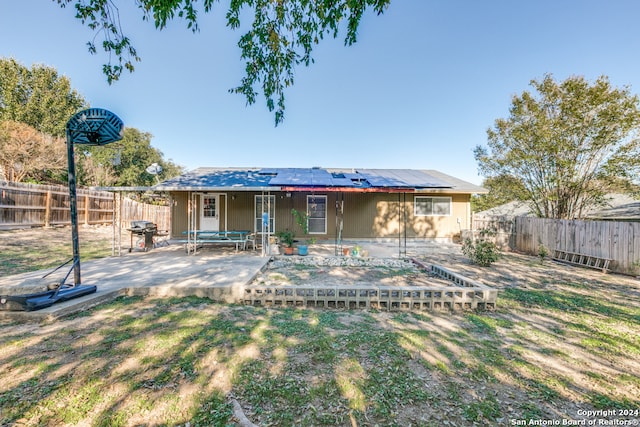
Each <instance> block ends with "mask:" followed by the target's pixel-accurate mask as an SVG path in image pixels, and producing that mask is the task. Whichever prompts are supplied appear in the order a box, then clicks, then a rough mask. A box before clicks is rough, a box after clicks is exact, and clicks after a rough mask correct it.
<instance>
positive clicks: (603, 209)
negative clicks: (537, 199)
mask: <svg viewBox="0 0 640 427" xmlns="http://www.w3.org/2000/svg"><path fill="white" fill-rule="evenodd" d="M532 215H533V213H532V211H531V209H530V208H529V206H528V205H527V204H526V203H525V202H519V201H513V202H509V203H505V204H503V205H500V206H496V207H493V208H491V209H487V210H485V211H481V212H477V213H476V214H474V217H475V218H477V219H489V218H496V217H501V218H503V219H511V218H514V217H517V216H532ZM584 219H592V220H618V221H640V200H636V199H634V198H633V197H631V196H628V195H626V194H616V193H612V194H608V195H606V196H605V197H604V201H603V205H601V206H598V207H593V208H591V209H589V210H588V211H587V212H586V213H585V214H584Z"/></svg>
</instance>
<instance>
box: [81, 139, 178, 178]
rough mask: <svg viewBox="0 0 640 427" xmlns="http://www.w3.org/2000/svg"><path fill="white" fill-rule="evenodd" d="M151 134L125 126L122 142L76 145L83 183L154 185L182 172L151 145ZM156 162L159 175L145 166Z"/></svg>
mask: <svg viewBox="0 0 640 427" xmlns="http://www.w3.org/2000/svg"><path fill="white" fill-rule="evenodd" d="M151 138H152V135H151V134H150V133H147V132H141V131H139V130H137V129H135V128H125V130H124V136H123V138H122V140H121V141H119V142H116V143H113V144H109V145H104V146H99V147H93V146H76V147H75V148H76V164H77V165H78V181H79V182H80V183H81V184H83V185H99V186H109V185H117V186H128V187H130V186H151V185H154V184H156V183H157V180H164V179H168V178H171V177H174V176H177V175H180V174H181V173H182V172H183V169H182V167H180V166H178V165H176V164H174V163H173V162H171V161H169V160H165V159H164V157H163V154H162V152H161V151H160V150H158V149H157V148H154V147H152V146H151ZM153 163H157V164H158V165H159V166H160V167H161V168H162V172H160V173H159V174H158V175H157V178H156V176H154V175H152V174H150V173H149V172H147V171H146V169H147V168H148V167H149V166H150V165H151V164H153Z"/></svg>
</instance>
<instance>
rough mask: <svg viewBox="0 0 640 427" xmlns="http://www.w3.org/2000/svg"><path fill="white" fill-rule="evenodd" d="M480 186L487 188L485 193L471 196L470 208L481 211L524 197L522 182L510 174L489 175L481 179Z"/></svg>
mask: <svg viewBox="0 0 640 427" xmlns="http://www.w3.org/2000/svg"><path fill="white" fill-rule="evenodd" d="M482 186H483V187H484V188H486V189H487V190H489V192H488V193H487V194H479V195H474V196H472V197H471V210H472V211H473V212H481V211H484V210H487V209H491V208H494V207H496V206H500V205H503V204H505V203H509V202H511V201H513V200H522V199H524V198H526V192H525V191H524V189H523V188H522V182H521V181H520V180H519V179H516V178H514V177H511V176H495V177H493V176H491V177H488V178H485V179H484V180H483V181H482Z"/></svg>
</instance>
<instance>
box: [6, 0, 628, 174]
mask: <svg viewBox="0 0 640 427" xmlns="http://www.w3.org/2000/svg"><path fill="white" fill-rule="evenodd" d="M116 3H117V4H118V5H119V7H120V14H121V21H122V24H123V27H124V30H125V32H126V33H127V34H128V35H129V36H130V38H131V39H132V40H133V43H134V46H135V47H136V48H137V50H138V53H139V55H140V56H141V57H142V62H141V63H138V64H137V65H136V71H135V72H134V73H133V74H126V75H123V77H122V78H121V80H120V81H118V82H116V83H114V84H113V85H111V86H109V85H108V84H107V83H106V79H105V77H104V76H103V75H102V72H101V65H102V63H103V62H104V61H105V59H106V57H105V56H104V55H100V54H99V55H94V56H92V55H90V54H89V53H88V52H87V49H86V42H87V41H88V40H90V39H91V38H92V37H93V32H92V31H91V30H89V29H87V28H86V27H84V26H82V25H81V24H80V22H79V21H77V20H76V19H75V18H74V16H73V15H74V11H73V8H66V9H60V8H59V6H58V5H57V4H56V3H55V2H53V1H50V0H20V1H10V0H3V1H2V2H0V41H1V42H0V56H2V57H13V58H15V59H16V60H18V61H19V62H21V63H22V64H23V65H25V66H31V65H32V64H34V63H39V64H46V65H48V66H51V67H54V68H56V69H57V70H58V72H59V73H60V74H63V75H66V76H67V77H68V78H69V79H70V80H71V84H72V86H73V87H74V88H75V89H77V90H78V92H79V93H80V94H82V96H83V97H84V98H85V99H86V100H87V101H88V102H89V103H90V104H91V106H93V107H100V108H106V109H108V110H110V111H112V112H114V113H115V114H117V115H118V116H119V117H120V118H121V119H122V120H123V121H124V123H125V125H126V126H130V127H135V128H137V129H139V130H141V131H145V132H149V133H151V134H152V135H153V139H152V145H153V146H154V147H157V148H158V149H160V150H161V151H162V152H163V153H164V155H165V157H166V158H168V159H171V160H173V161H174V162H175V163H178V164H180V165H183V166H185V167H187V168H188V169H193V168H196V167H199V166H216V167H225V166H243V167H245V166H246V167H251V166H264V167H311V166H322V167H346V168H352V167H354V168H411V169H437V170H440V171H441V172H444V173H448V174H451V175H454V176H456V177H458V178H461V179H464V180H467V181H469V182H472V183H475V184H480V183H481V181H482V177H481V176H479V175H478V173H477V164H476V162H475V159H474V158H473V148H474V147H475V146H476V145H483V144H486V130H487V128H489V127H491V126H492V125H493V123H494V121H495V120H496V119H498V118H502V117H507V116H508V110H509V106H510V105H511V97H512V96H513V95H516V94H520V93H522V92H523V91H525V90H528V89H529V82H530V80H532V79H540V78H542V77H543V76H544V74H545V73H551V74H553V75H554V77H555V78H556V79H557V80H564V79H565V78H567V77H569V76H571V75H580V76H584V77H586V78H587V79H589V80H591V81H592V80H595V79H596V78H597V77H598V76H600V75H607V76H609V78H610V80H611V82H612V83H613V85H615V86H618V87H620V86H629V87H630V88H631V91H632V92H633V93H636V94H637V93H639V92H638V91H640V54H639V53H640V26H639V25H638V22H639V20H640V1H637V0H607V1H605V0H598V1H592V0H517V1H516V0H393V1H392V3H391V6H390V7H389V9H388V10H387V11H386V12H385V13H384V14H383V15H381V16H377V15H375V14H374V13H372V12H369V13H368V14H367V15H366V16H365V18H364V19H363V22H362V24H361V28H360V31H359V40H358V43H357V44H356V45H354V46H351V47H345V46H344V45H343V39H338V40H333V39H326V40H324V41H323V42H322V43H321V45H320V46H318V47H317V48H316V51H315V59H316V63H315V64H313V65H312V66H311V67H309V68H305V67H300V68H298V69H297V72H296V81H295V86H294V87H293V88H291V89H290V90H289V91H288V92H287V94H286V97H287V104H286V112H285V121H284V122H283V123H282V124H281V125H279V126H278V127H274V117H273V114H272V113H270V112H269V111H268V110H267V108H266V106H265V103H264V102H263V101H262V98H260V99H259V100H258V102H257V103H256V104H254V105H253V106H246V105H245V100H244V98H242V97H241V96H240V95H234V94H230V93H228V89H229V88H232V87H234V86H236V85H238V84H239V82H240V79H241V77H242V75H243V67H244V64H243V62H242V61H241V60H240V51H239V49H238V47H237V46H236V43H237V40H238V38H239V37H240V35H241V34H240V33H239V32H234V31H232V30H230V29H227V28H226V27H225V25H224V14H225V12H226V9H225V3H226V2H221V3H220V4H217V5H216V6H215V7H214V10H213V12H212V13H209V14H206V15H204V14H203V15H201V17H200V20H201V22H200V26H201V31H200V32H199V33H195V34H193V33H192V32H191V31H190V30H187V29H186V25H185V24H184V23H183V22H181V21H174V22H172V23H170V24H169V27H168V28H167V29H165V30H163V31H162V32H159V31H157V30H155V28H154V26H153V24H152V23H149V22H143V21H142V19H141V16H140V15H139V13H137V10H136V9H134V8H132V6H130V5H129V4H130V3H133V2H132V1H130V0H127V1H124V0H116Z"/></svg>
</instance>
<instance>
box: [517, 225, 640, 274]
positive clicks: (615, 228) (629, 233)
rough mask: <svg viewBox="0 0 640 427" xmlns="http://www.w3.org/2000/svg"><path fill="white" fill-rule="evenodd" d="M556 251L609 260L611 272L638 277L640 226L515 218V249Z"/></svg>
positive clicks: (639, 267) (551, 252) (533, 252)
mask: <svg viewBox="0 0 640 427" xmlns="http://www.w3.org/2000/svg"><path fill="white" fill-rule="evenodd" d="M541 244H542V245H544V246H545V247H546V248H547V249H548V250H549V253H550V254H553V251H555V250H561V251H564V252H572V253H578V254H583V255H587V256H592V257H598V258H606V259H611V260H612V262H611V264H610V265H609V267H610V269H611V270H612V271H616V272H619V273H626V274H638V272H639V270H640V223H639V222H624V221H580V220H563V219H548V218H531V217H517V218H516V221H515V249H516V250H518V251H520V252H525V253H528V254H532V255H534V254H537V253H538V248H539V247H540V245H541Z"/></svg>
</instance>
